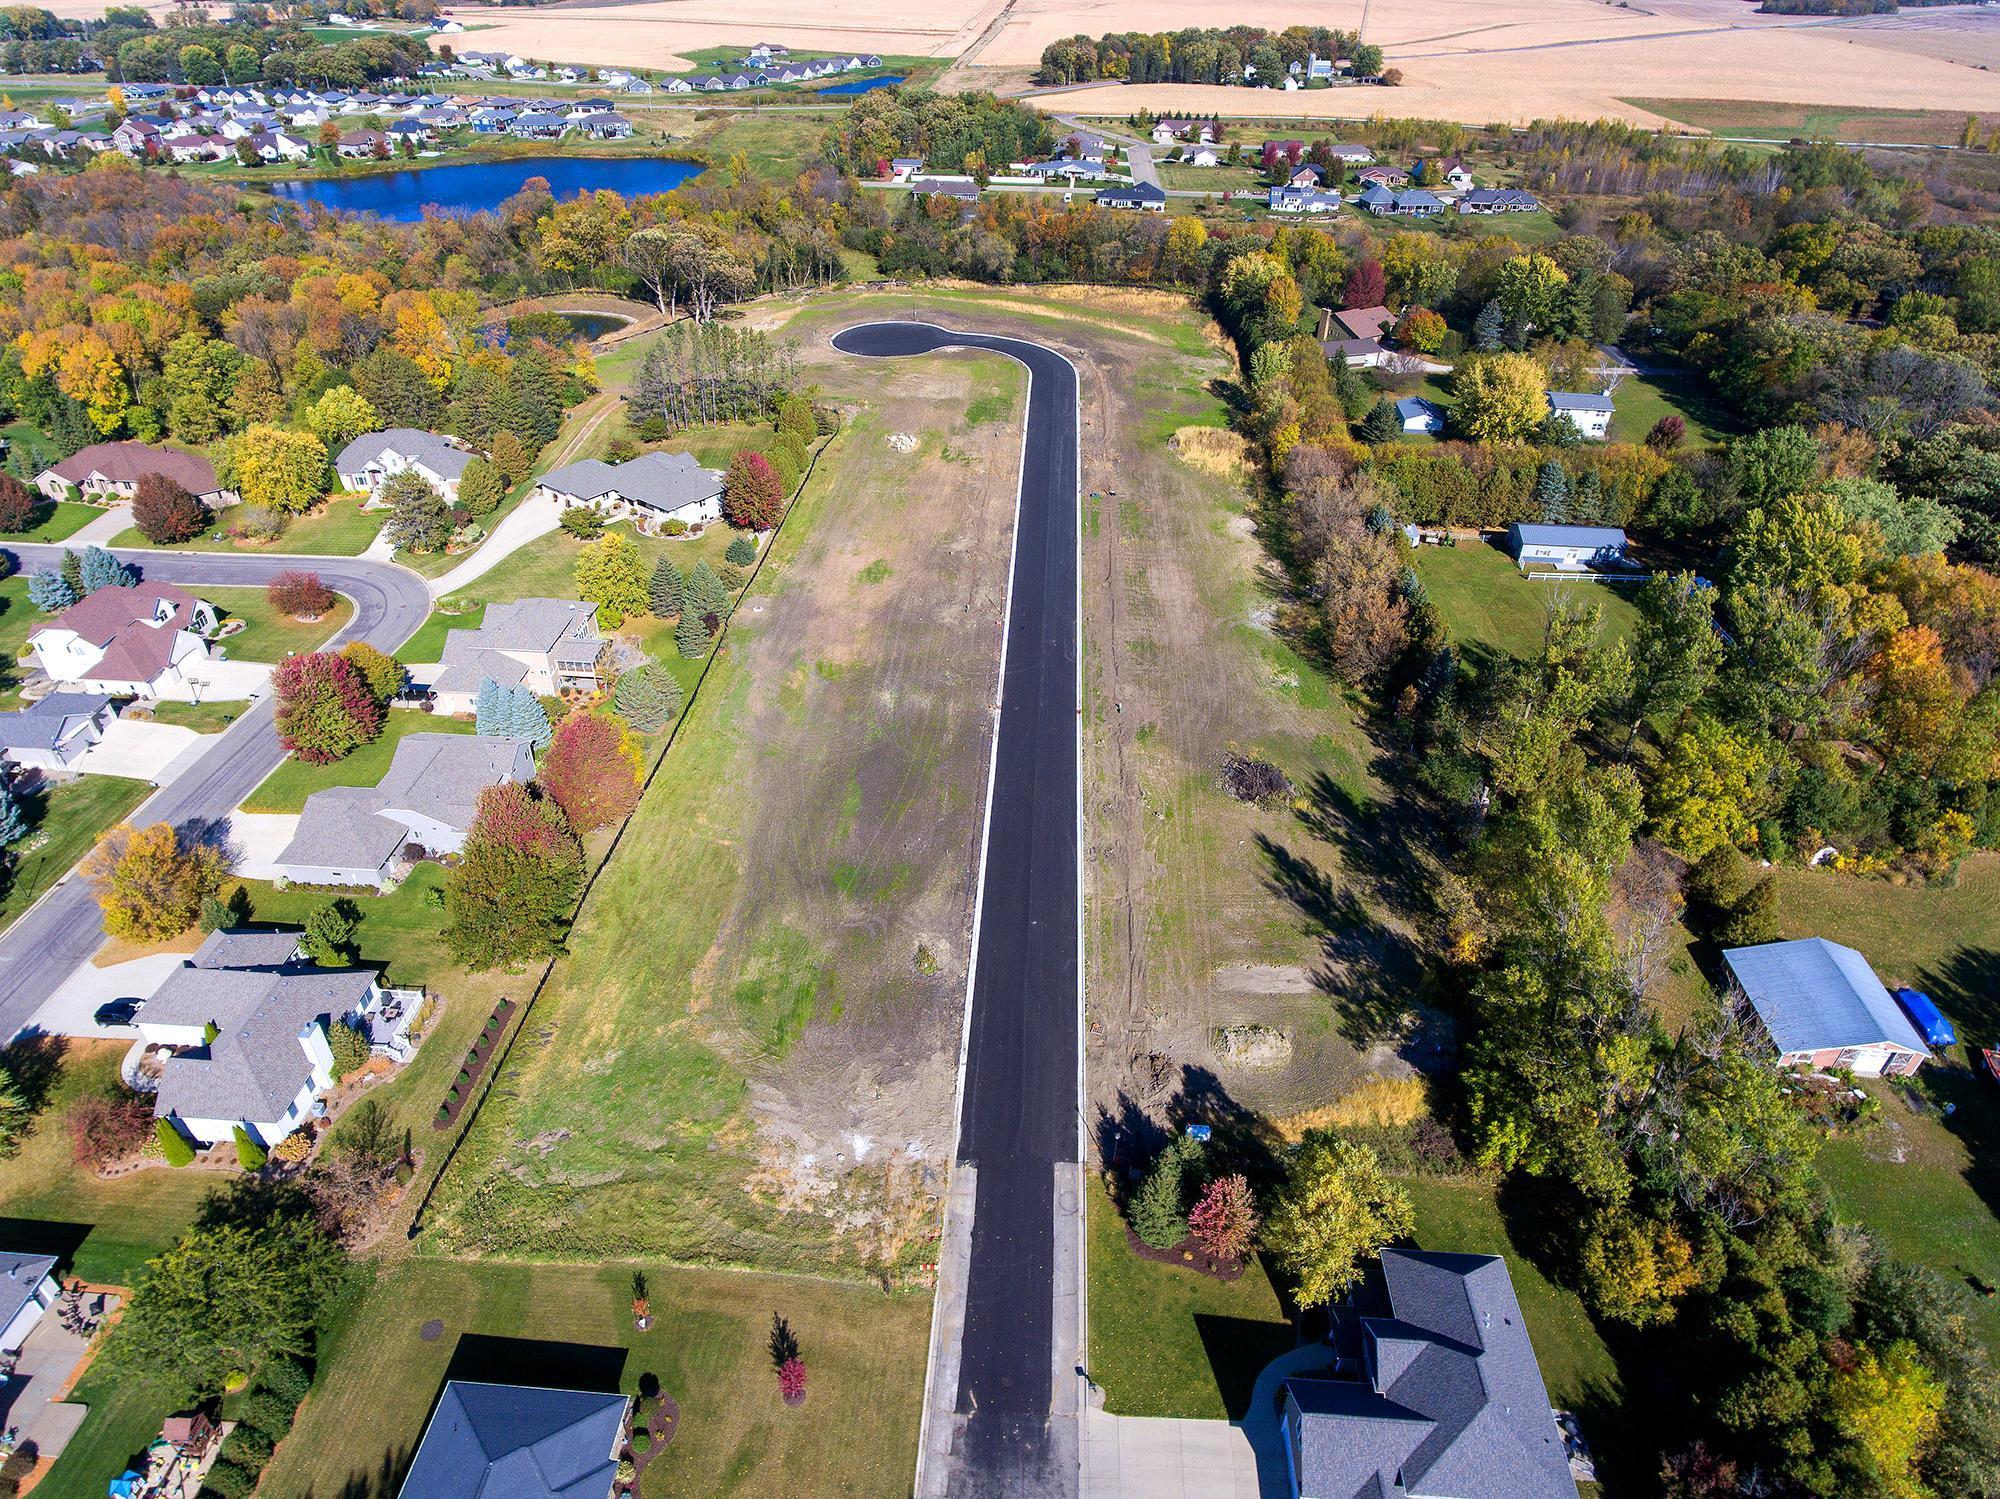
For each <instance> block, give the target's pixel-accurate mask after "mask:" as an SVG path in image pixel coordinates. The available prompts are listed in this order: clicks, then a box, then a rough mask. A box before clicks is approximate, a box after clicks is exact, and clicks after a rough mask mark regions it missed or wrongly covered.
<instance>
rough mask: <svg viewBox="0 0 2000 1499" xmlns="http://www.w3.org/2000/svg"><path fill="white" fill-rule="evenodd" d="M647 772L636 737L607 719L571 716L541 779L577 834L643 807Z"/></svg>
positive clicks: (558, 730) (558, 732)
mask: <svg viewBox="0 0 2000 1499" xmlns="http://www.w3.org/2000/svg"><path fill="white" fill-rule="evenodd" d="M642 769H643V766H642V762H641V760H640V757H639V747H638V745H637V744H635V743H634V742H633V740H632V736H631V735H630V734H629V733H627V732H626V731H625V729H623V728H622V727H621V726H620V725H618V724H617V723H615V722H613V721H612V720H611V719H609V718H605V717H602V716H600V715H598V714H595V713H572V714H571V715H570V716H569V717H568V718H565V719H564V720H563V721H562V722H561V723H560V724H559V725H557V726H556V732H555V740H554V742H553V743H552V744H550V746H549V751H548V754H547V755H545V756H544V757H543V759H542V767H541V771H540V774H539V775H538V776H537V779H538V780H539V781H540V782H541V783H542V789H543V790H544V791H546V792H547V793H548V795H549V798H550V800H552V801H553V802H555V804H556V805H557V806H558V807H561V808H562V810H563V815H564V816H565V817H567V818H568V819H569V825H570V826H571V827H572V828H574V829H575V830H576V831H577V832H579V833H588V832H590V831H591V830H592V829H593V828H601V827H608V826H610V825H611V824H612V823H614V822H617V821H618V820H619V819H620V818H622V817H624V816H625V815H626V814H627V813H628V812H630V811H631V810H632V809H633V808H634V807H636V806H637V805H638V804H639V778H640V774H641V772H642Z"/></svg>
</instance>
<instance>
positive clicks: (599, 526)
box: [562, 505, 604, 541]
mask: <svg viewBox="0 0 2000 1499" xmlns="http://www.w3.org/2000/svg"><path fill="white" fill-rule="evenodd" d="M562 528H563V529H564V530H565V531H567V532H569V534H570V535H572V536H574V537H575V538H576V539H577V540H578V541H595V540H597V538H598V537H600V536H602V535H603V534H604V516H603V514H602V513H601V512H600V511H599V510H598V509H597V508H596V507H595V506H593V505H571V506H570V507H569V508H568V509H567V510H565V511H563V513H562Z"/></svg>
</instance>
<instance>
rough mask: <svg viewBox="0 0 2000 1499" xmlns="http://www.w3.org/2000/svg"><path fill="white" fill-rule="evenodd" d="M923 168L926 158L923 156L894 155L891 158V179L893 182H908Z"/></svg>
mask: <svg viewBox="0 0 2000 1499" xmlns="http://www.w3.org/2000/svg"><path fill="white" fill-rule="evenodd" d="M923 169H924V159H923V157H921V156H892V157H890V158H889V180H890V181H892V182H908V181H909V180H910V179H911V178H912V177H914V176H916V175H917V174H918V173H919V172H921V171H923Z"/></svg>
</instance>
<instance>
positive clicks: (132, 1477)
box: [106, 1468, 142, 1499]
mask: <svg viewBox="0 0 2000 1499" xmlns="http://www.w3.org/2000/svg"><path fill="white" fill-rule="evenodd" d="M141 1482H142V1480H141V1479H140V1477H139V1475H138V1474H137V1473H134V1472H133V1471H132V1470H131V1469H130V1468H127V1469H126V1470H125V1471H124V1472H123V1473H121V1474H119V1475H118V1476H117V1477H116V1478H114V1479H112V1480H111V1484H110V1487H109V1488H108V1489H107V1490H106V1492H107V1493H108V1494H109V1496H110V1499H132V1496H133V1495H134V1494H136V1493H138V1492H139V1484H140V1483H141Z"/></svg>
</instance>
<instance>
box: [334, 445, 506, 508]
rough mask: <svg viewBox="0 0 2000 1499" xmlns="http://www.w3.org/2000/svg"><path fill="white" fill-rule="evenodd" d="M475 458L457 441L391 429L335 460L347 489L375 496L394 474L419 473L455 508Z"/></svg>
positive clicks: (337, 469)
mask: <svg viewBox="0 0 2000 1499" xmlns="http://www.w3.org/2000/svg"><path fill="white" fill-rule="evenodd" d="M471 462H472V454H470V453H468V452H466V451H465V449H464V448H462V447H460V446H459V445H458V443H457V441H456V440H455V439H453V438H450V437H445V436H442V435H440V434H438V433H436V432H420V431H418V430H417V429H416V428H414V427H390V428H388V429H387V430H386V431H382V432H364V433H363V434H362V435H361V436H359V437H357V438H355V439H354V441H352V442H350V443H349V444H348V445H347V446H346V447H344V448H342V449H341V450H340V453H339V455H338V456H337V457H335V459H334V460H333V471H334V472H335V473H336V474H338V475H339V476H340V484H341V487H342V488H343V489H352V490H360V491H362V492H363V493H367V494H373V493H374V492H375V491H376V490H378V489H380V488H381V487H382V485H383V484H384V483H386V482H387V481H388V479H389V477H390V476H391V475H392V474H400V473H415V474H418V475H420V476H421V477H422V478H423V480H424V482H425V483H427V484H429V485H430V486H431V488H433V489H435V490H436V491H437V492H438V493H439V494H441V495H443V496H444V497H445V498H446V499H447V500H449V501H450V502H451V503H452V504H454V505H455V504H457V503H458V481H459V480H460V479H462V478H463V477H465V469H466V465H467V464H469V463H471Z"/></svg>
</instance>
